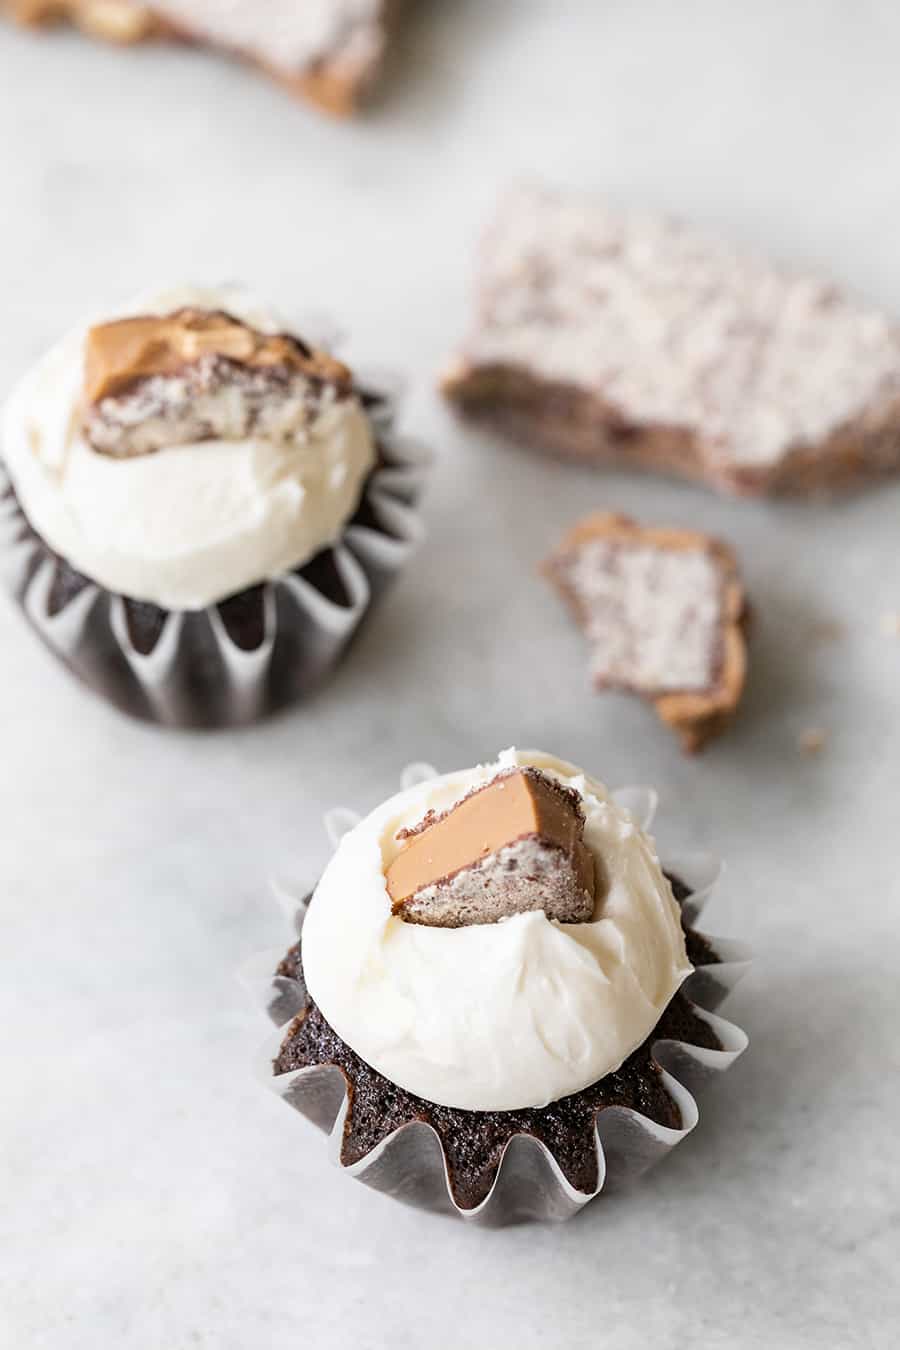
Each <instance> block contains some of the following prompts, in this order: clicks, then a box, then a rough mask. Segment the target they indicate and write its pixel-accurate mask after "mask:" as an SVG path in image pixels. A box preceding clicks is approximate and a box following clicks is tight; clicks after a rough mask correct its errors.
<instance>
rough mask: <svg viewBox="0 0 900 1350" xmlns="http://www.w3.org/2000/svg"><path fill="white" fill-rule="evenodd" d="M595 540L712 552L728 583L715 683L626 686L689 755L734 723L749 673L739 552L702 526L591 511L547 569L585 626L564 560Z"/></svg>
mask: <svg viewBox="0 0 900 1350" xmlns="http://www.w3.org/2000/svg"><path fill="white" fill-rule="evenodd" d="M594 539H601V540H604V541H609V542H621V543H623V544H626V545H628V544H631V545H642V546H643V547H645V548H648V547H649V548H652V549H659V550H660V551H666V552H703V553H706V554H708V555H709V556H710V558H711V559H712V560H713V562H714V564H715V566H716V568H717V570H718V572H719V576H720V579H721V587H722V589H721V605H720V611H719V619H718V630H719V638H720V643H721V648H720V652H721V655H720V660H719V669H718V674H717V678H716V679H715V681H714V683H712V684H710V686H709V687H708V688H707V689H703V690H686V691H683V692H682V691H673V692H665V693H660V694H648V693H645V692H644V691H643V690H641V689H639V688H637V687H636V686H628V685H623V686H620V687H622V688H625V689H626V691H628V692H631V693H634V694H637V695H638V696H639V697H641V698H644V699H645V700H646V701H647V702H649V703H651V704H652V705H653V707H654V708H655V709H656V712H657V715H658V716H659V717H660V719H661V720H662V721H663V722H664V723H665V724H666V725H667V726H669V727H671V729H672V730H673V731H674V732H675V733H676V734H677V736H678V737H679V739H680V741H681V745H682V748H683V749H684V750H685V751H686V752H687V753H688V754H695V753H696V752H697V751H699V750H701V749H703V747H704V746H705V745H706V744H707V743H708V742H709V741H711V740H712V739H713V738H714V737H716V736H718V735H719V734H720V733H721V732H723V731H724V730H725V728H726V727H727V726H728V724H729V723H730V722H731V720H732V718H733V717H734V714H735V712H736V711H737V707H738V704H739V702H740V699H741V695H742V693H743V690H744V683H745V680H746V675H747V643H746V633H747V628H748V626H749V620H750V609H749V605H748V603H747V599H746V595H745V593H744V587H743V584H742V582H741V578H740V574H739V571H738V565H737V560H736V558H735V556H734V553H733V552H732V550H731V549H730V548H729V547H728V545H727V544H725V543H723V542H722V540H720V539H716V538H714V537H712V536H711V535H707V534H704V533H702V532H701V531H699V530H688V529H680V528H676V527H669V526H653V525H648V526H643V525H640V524H638V523H637V522H636V521H635V520H632V519H631V518H630V517H628V516H624V515H618V514H616V513H614V512H608V513H607V512H596V513H594V514H593V515H590V516H587V517H586V518H585V519H583V520H581V521H579V522H577V523H576V524H575V525H573V526H572V528H571V529H570V530H568V531H567V532H566V534H565V535H564V536H563V538H562V540H561V541H560V544H559V547H558V548H557V549H556V550H555V552H554V553H553V554H552V555H551V556H550V557H549V558H548V559H547V560H546V561H545V562H544V563H543V564H542V568H541V570H542V572H543V574H544V576H546V577H547V578H548V580H549V581H550V582H551V583H552V584H553V585H554V587H555V588H556V590H557V592H558V594H559V595H560V596H561V598H562V599H563V601H564V602H565V604H566V605H567V607H568V609H569V611H570V612H571V614H572V615H573V617H574V619H575V620H576V622H577V623H578V625H579V627H581V628H582V629H584V628H585V626H586V621H587V615H586V613H585V610H584V606H583V604H582V602H581V599H580V597H579V596H578V594H577V593H576V591H575V589H574V588H573V587H572V586H571V585H570V584H569V583H568V582H567V581H566V578H565V575H564V567H563V566H562V564H563V563H564V562H565V561H566V560H567V559H568V558H570V557H571V556H572V555H573V554H574V553H576V552H577V551H578V549H579V548H580V547H581V545H583V544H585V543H587V542H589V541H590V540H594Z"/></svg>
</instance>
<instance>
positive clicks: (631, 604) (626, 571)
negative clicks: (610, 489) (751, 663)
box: [544, 514, 747, 751]
mask: <svg viewBox="0 0 900 1350" xmlns="http://www.w3.org/2000/svg"><path fill="white" fill-rule="evenodd" d="M544 570H545V572H546V574H547V575H548V577H549V578H550V580H551V581H553V583H554V584H555V585H556V587H557V589H558V591H559V593H560V595H561V596H562V597H563V599H564V600H565V601H566V603H567V604H568V606H569V607H570V609H571V610H572V612H573V614H574V615H575V617H576V619H577V620H578V622H579V623H580V624H581V627H582V628H583V630H584V632H585V635H586V636H587V638H588V641H589V642H590V644H591V665H592V670H593V677H594V683H595V685H596V687H597V688H598V689H625V690H630V691H632V692H634V693H636V694H641V695H643V697H645V698H647V699H649V700H650V701H651V702H652V703H653V704H654V705H655V707H656V711H657V713H658V714H659V716H660V717H661V718H662V719H663V721H664V722H666V723H667V724H668V725H669V726H671V727H672V728H673V730H675V731H676V732H677V733H678V735H679V736H680V737H681V740H682V743H683V745H684V748H685V749H686V750H688V751H695V750H699V749H700V748H701V746H702V745H703V744H704V743H705V742H706V741H708V740H709V739H710V738H711V737H712V736H715V735H717V734H718V733H719V732H720V731H722V730H723V729H724V727H725V726H726V725H727V723H728V722H729V721H730V719H731V717H732V716H733V714H734V712H735V709H736V708H737V705H738V701H739V699H740V697H741V693H742V691H743V687H744V677H745V672H746V644H745V640H744V629H745V626H746V619H747V607H746V603H745V599H744V592H743V588H742V586H741V582H740V578H739V576H738V570H737V563H736V562H735V559H734V555H733V554H732V552H731V550H730V549H728V548H727V547H726V546H725V545H724V544H722V543H720V542H719V541H718V540H715V539H712V538H710V537H709V536H708V535H705V534H700V533H697V532H695V531H691V530H675V529H660V528H650V527H648V528H643V527H641V526H640V525H637V524H635V522H634V521H632V520H629V519H628V518H627V517H625V516H617V515H602V514H600V515H593V516H589V517H588V518H587V520H584V521H582V522H581V523H580V524H578V525H576V526H575V527H574V528H573V529H572V530H570V531H569V533H568V534H567V536H566V537H565V539H564V540H563V542H562V545H561V546H560V548H559V550H558V551H557V552H556V553H555V554H554V555H553V557H552V558H550V559H549V560H548V562H547V563H545V565H544Z"/></svg>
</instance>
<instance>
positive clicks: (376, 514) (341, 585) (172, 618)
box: [0, 395, 428, 727]
mask: <svg viewBox="0 0 900 1350" xmlns="http://www.w3.org/2000/svg"><path fill="white" fill-rule="evenodd" d="M372 398H373V412H372V414H371V415H372V417H373V423H374V425H375V427H376V433H377V437H378V442H379V450H380V452H381V460H380V462H379V464H378V466H377V467H376V468H375V469H374V470H373V471H372V473H371V474H370V476H369V478H368V480H367V482H366V484H365V487H364V489H363V493H362V497H361V500H360V503H359V506H358V508H357V510H356V512H355V514H354V516H353V518H352V519H351V521H350V522H348V524H347V526H346V528H345V530H344V531H343V534H342V536H341V538H340V540H339V541H338V542H337V543H336V544H335V545H333V546H332V547H331V548H328V549H325V550H323V551H322V552H321V553H320V554H318V555H317V556H316V557H315V558H314V559H312V560H311V561H310V562H309V563H306V564H304V565H303V566H302V567H300V568H298V569H297V570H296V571H294V572H290V573H287V574H285V575H284V576H281V577H277V578H275V579H274V580H272V581H268V582H265V583H263V584H261V585H259V586H254V587H250V588H248V590H247V591H244V592H241V593H240V594H239V595H237V596H232V597H230V598H228V599H226V600H224V601H223V602H220V603H218V604H215V605H210V606H209V607H208V608H206V609H204V610H196V611H193V610H185V611H167V610H162V609H159V608H157V607H156V606H153V605H148V604H143V603H142V602H137V601H134V600H130V599H128V598H127V597H125V596H121V595H114V594H112V593H111V592H109V591H107V590H105V589H104V588H103V587H101V586H99V585H97V584H96V583H94V582H92V581H90V580H89V579H88V578H86V577H83V576H81V575H80V574H78V573H77V572H74V571H73V570H72V569H71V568H70V567H69V566H68V564H67V563H66V562H65V561H64V560H62V559H60V558H57V557H56V556H55V555H54V554H53V553H52V551H51V550H50V549H49V547H48V546H47V545H46V544H45V543H44V542H43V540H42V539H41V538H40V537H39V536H38V535H37V534H36V533H35V532H34V531H33V530H32V528H31V526H30V525H29V523H28V520H27V518H26V516H25V514H24V512H23V510H22V508H21V506H20V505H19V503H18V500H17V498H16V496H15V492H14V490H13V488H12V485H11V483H9V480H8V478H7V475H6V473H5V470H3V469H2V466H0V500H2V511H0V561H2V564H3V565H4V573H5V576H4V580H5V582H6V585H7V587H8V589H9V590H10V592H11V593H12V595H13V597H14V598H15V600H16V602H17V603H18V604H19V606H20V608H21V609H22V612H23V613H24V615H25V617H26V619H27V620H28V622H29V624H30V625H31V627H32V628H33V629H34V630H35V632H36V633H37V634H38V636H39V637H40V638H41V639H42V641H43V642H44V643H45V645H46V646H48V647H49V648H50V650H51V651H53V652H54V653H55V654H56V655H57V656H58V657H59V658H60V660H61V661H63V663H64V664H65V665H66V666H67V667H68V668H69V669H70V670H71V671H72V672H73V673H74V674H75V675H77V676H78V677H79V679H81V680H82V681H83V682H84V683H85V684H87V685H88V686H90V688H92V689H93V690H95V692H97V693H99V694H101V695H102V696H103V697H105V698H107V699H108V700H109V701H110V702H112V703H114V704H115V705H116V706H117V707H118V708H120V709H121V710H122V711H123V712H126V713H129V714H130V715H132V716H134V717H139V718H143V719H145V720H147V721H152V722H158V723H162V724H165V725H168V726H182V727H215V726H233V725H240V724H242V723H247V722H252V721H255V720H256V719H257V718H260V717H263V716H265V715H267V714H268V713H271V712H274V711H276V710H277V709H279V708H281V707H284V706H286V705H288V704H289V703H292V702H295V701H297V700H300V699H302V698H304V697H305V696H306V695H308V694H309V693H311V692H312V691H313V690H314V689H315V687H316V686H317V685H318V684H319V683H320V682H321V681H322V680H323V679H324V677H325V676H326V675H327V674H328V672H329V671H330V670H331V669H332V668H333V667H334V666H335V665H336V664H337V661H338V660H339V658H340V657H341V655H342V654H343V652H344V650H345V649H346V647H347V645H348V643H349V642H350V640H351V638H352V637H353V635H354V633H355V632H356V630H357V629H358V628H359V625H360V623H361V622H362V620H363V618H364V617H365V615H366V614H367V612H368V610H369V609H370V607H371V605H372V603H373V602H374V601H375V600H376V599H377V598H378V597H379V596H380V595H381V594H382V593H383V591H384V590H385V589H386V588H387V586H388V585H389V584H390V582H391V581H392V579H393V578H394V576H395V575H396V573H397V572H398V571H399V570H400V569H401V568H402V567H403V566H404V564H405V563H406V562H407V560H408V559H409V557H410V555H411V553H412V552H413V550H414V548H415V547H416V545H417V544H418V543H419V541H420V538H421V534H422V529H421V524H420V520H419V517H418V515H417V512H416V503H417V501H418V497H419V494H420V491H421V487H422V484H423V481H424V477H425V474H426V471H427V463H428V457H427V456H426V455H425V454H424V452H423V451H422V450H421V449H420V448H419V447H418V446H417V445H415V444H414V443H413V442H410V441H407V440H405V439H403V438H400V437H395V436H393V434H392V432H391V423H392V417H393V406H392V405H390V404H388V403H387V402H386V401H384V400H381V399H378V398H377V396H374V395H373V396H372Z"/></svg>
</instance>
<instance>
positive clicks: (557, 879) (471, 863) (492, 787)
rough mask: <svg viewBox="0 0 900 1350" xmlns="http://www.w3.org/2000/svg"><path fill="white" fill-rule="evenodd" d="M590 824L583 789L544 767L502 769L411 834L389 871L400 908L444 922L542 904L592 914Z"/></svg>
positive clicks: (489, 919) (582, 916)
mask: <svg viewBox="0 0 900 1350" xmlns="http://www.w3.org/2000/svg"><path fill="white" fill-rule="evenodd" d="M583 834H584V817H583V815H582V812H581V807H580V805H579V801H578V797H577V795H576V794H575V793H574V792H572V791H570V790H569V789H567V788H564V787H562V785H561V784H559V783H557V782H556V781H555V780H554V779H552V778H550V777H548V776H547V775H546V774H543V773H541V772H540V771H539V770H536V769H521V770H517V771H515V772H513V773H504V774H500V775H498V776H497V777H496V778H494V779H493V780H492V781H491V782H490V783H488V784H486V785H485V786H484V787H481V788H479V789H477V790H476V791H475V792H473V793H470V794H469V796H468V797H465V798H463V800H462V801H461V802H458V803H457V804H456V805H455V806H453V807H452V808H451V809H450V810H449V811H446V812H444V813H443V814H442V815H440V816H434V815H429V816H426V817H425V819H424V820H423V821H422V822H421V823H420V824H419V825H418V826H417V827H416V828H415V829H413V830H408V831H404V832H403V834H401V836H400V837H401V838H403V839H404V840H405V842H404V846H403V848H402V849H401V851H400V852H399V853H398V854H397V856H396V858H395V859H394V860H393V862H392V863H391V864H390V866H389V867H388V869H387V872H386V874H385V881H386V883H387V889H388V894H389V895H390V897H391V901H392V905H393V910H394V913H395V914H399V915H400V917H401V918H403V919H405V920H406V921H407V922H410V923H422V924H429V925H432V926H436V927H443V928H459V927H462V926H463V925H466V924H473V923H496V922H497V921H498V920H500V919H504V918H508V917H509V916H510V915H513V914H522V913H526V912H528V911H533V910H543V911H544V912H545V913H546V915H547V917H548V918H551V919H557V920H559V921H560V922H563V923H585V922H587V921H588V920H590V918H591V916H592V914H593V911H594V897H595V876H594V872H595V867H594V859H593V855H592V854H591V852H590V850H589V849H588V848H587V847H586V845H585V843H584V838H583Z"/></svg>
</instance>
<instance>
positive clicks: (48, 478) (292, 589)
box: [2, 287, 423, 726]
mask: <svg viewBox="0 0 900 1350" xmlns="http://www.w3.org/2000/svg"><path fill="white" fill-rule="evenodd" d="M2 449H3V459H4V464H5V469H6V474H7V475H8V482H7V483H6V484H5V490H4V493H3V507H4V512H3V525H4V544H5V549H6V555H7V561H8V564H9V566H8V568H7V572H8V573H10V574H11V583H12V591H13V594H14V596H15V598H16V599H17V601H18V602H19V604H20V605H21V607H22V609H23V611H24V613H25V615H26V617H27V618H28V620H29V622H30V624H31V625H32V627H33V628H34V629H35V631H36V632H37V633H38V634H39V635H40V637H41V638H42V639H43V640H44V642H45V643H46V644H47V646H48V647H50V649H51V650H53V651H54V652H55V653H56V654H57V655H58V656H59V657H60V658H61V659H62V660H63V661H64V662H65V664H66V665H67V666H68V667H69V668H70V669H71V670H72V671H73V672H74V673H75V674H76V675H78V676H79V677H80V678H81V679H82V680H83V681H84V682H85V683H86V684H88V685H89V686H90V687H91V688H92V689H94V690H95V691H96V692H98V693H100V694H102V695H103V696H105V697H106V698H108V699H109V700H110V701H112V702H113V703H114V704H116V705H117V706H118V707H119V708H121V709H122V710H123V711H124V712H127V713H130V714H132V715H134V716H137V717H142V718H146V719H148V720H151V721H158V722H165V723H170V724H174V725H183V726H217V725H227V724H233V723H240V722H247V721H252V720H254V719H255V718H257V717H259V716H262V715H264V714H266V713H268V712H271V711H274V710H275V709H277V708H279V707H281V706H283V705H285V704H287V703H290V702H292V701H294V700H296V699H298V698H301V697H302V696H303V695H305V694H306V693H307V692H308V691H309V690H310V689H312V688H313V687H314V685H316V684H317V683H318V682H319V681H320V680H321V679H322V678H323V677H324V676H325V675H326V674H327V673H328V672H329V671H330V670H331V669H332V668H333V667H334V665H335V663H336V661H337V660H338V658H339V656H340V655H341V654H342V652H343V651H344V649H345V648H346V646H347V643H348V642H349V640H350V638H351V637H352V635H353V633H354V632H355V631H356V629H357V628H358V626H359V624H360V622H361V620H362V619H363V617H364V615H365V614H366V613H367V612H368V609H369V607H370V605H371V603H372V601H373V600H374V599H375V598H376V597H377V596H378V595H379V594H380V593H381V591H382V590H383V589H384V587H385V585H386V584H387V583H388V582H389V580H390V579H391V578H392V576H393V575H394V573H395V572H396V571H397V569H398V568H399V567H400V566H401V565H402V564H403V563H404V562H405V560H406V558H407V557H408V556H409V553H410V549H411V546H412V544H413V543H414V542H415V540H416V539H417V537H418V534H419V527H418V521H417V517H416V515H415V511H414V506H415V502H416V498H417V493H418V488H419V485H420V479H421V471H422V466H423V456H422V455H421V454H420V453H419V452H418V451H417V450H416V449H415V448H414V447H412V446H410V445H409V444H408V443H407V442H404V441H402V440H400V439H398V438H397V437H396V436H395V435H394V432H393V407H392V403H391V400H390V399H389V398H388V397H387V396H386V395H382V394H381V393H379V392H378V391H377V390H376V389H370V388H367V387H365V386H364V385H361V384H360V382H359V381H357V380H356V379H355V378H354V377H353V375H352V373H351V372H350V370H348V368H347V367H346V366H344V365H343V364H342V363H341V362H339V361H336V360H335V359H334V358H333V357H331V356H330V355H328V354H327V353H326V352H324V351H322V350H320V349H318V348H316V347H314V346H312V345H310V344H309V343H308V342H306V341H304V340H303V339H302V338H301V337H299V336H298V335H296V334H295V333H292V332H289V331H288V330H287V328H286V326H285V325H284V324H283V323H282V322H281V321H280V320H279V319H278V318H277V317H276V315H275V314H274V313H273V312H272V311H271V310H270V309H267V308H265V307H264V306H260V305H259V304H257V303H255V302H254V301H253V300H251V299H250V298H249V297H248V296H246V295H245V294H243V293H241V292H238V291H236V290H234V289H217V290H200V289H196V288H189V287H181V288H176V289H173V290H171V291H168V292H164V293H162V294H155V295H152V296H145V297H142V298H141V299H139V300H137V301H136V302H134V303H133V304H132V305H131V306H128V307H127V308H126V309H125V310H124V311H123V312H122V313H119V314H116V315H112V316H107V317H105V318H104V319H103V320H102V321H99V322H96V323H94V324H89V325H85V326H82V327H80V328H79V329H77V330H76V331H74V332H72V333H70V334H69V335H68V336H67V337H66V338H65V339H63V341H62V342H60V343H59V344H58V345H57V346H56V347H54V348H53V349H51V351H49V352H48V353H47V354H46V355H45V356H44V357H43V358H42V359H41V360H40V361H39V362H38V363H37V365H36V366H35V367H34V368H33V369H32V370H31V371H29V373H28V374H27V375H26V376H25V377H24V378H23V379H22V381H21V382H20V384H19V385H18V387H17V388H16V389H15V390H14V392H13V393H12V395H11V396H10V398H9V400H8V403H7V406H6V409H5V413H4V420H3V441H2Z"/></svg>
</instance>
